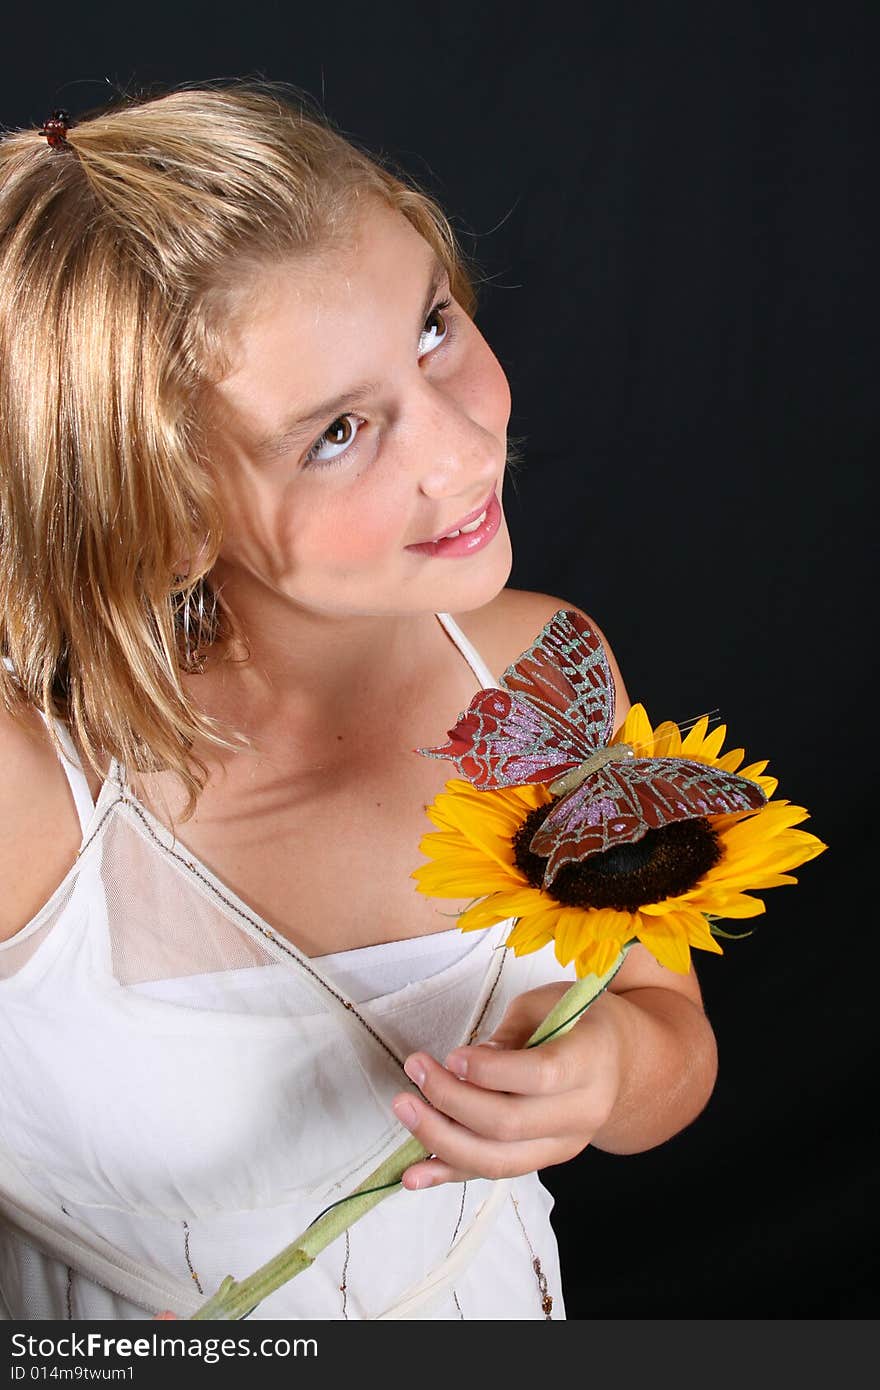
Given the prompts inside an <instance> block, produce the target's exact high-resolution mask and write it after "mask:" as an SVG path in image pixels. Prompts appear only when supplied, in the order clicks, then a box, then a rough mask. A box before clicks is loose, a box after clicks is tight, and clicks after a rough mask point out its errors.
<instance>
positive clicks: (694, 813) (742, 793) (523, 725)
mask: <svg viewBox="0 0 880 1390" xmlns="http://www.w3.org/2000/svg"><path fill="white" fill-rule="evenodd" d="M614 703H615V702H614V678H613V676H612V674H611V669H610V667H609V665H608V658H607V656H606V655H605V648H604V646H603V645H602V642H601V641H600V639H599V637H598V636H597V635H596V633H595V632H594V631H593V630H592V628H591V627H590V626H589V625H588V624H587V622H586V621H585V620H584V618H583V617H582V616H581V614H580V613H578V612H577V611H576V610H574V609H566V608H561V609H560V610H559V611H558V612H557V613H555V614H554V615H553V617H552V618H551V619H550V621H549V622H547V623H545V624H544V627H543V628H542V629H541V631H540V633H539V634H538V636H537V638H536V639H535V641H534V642H533V643H532V645H531V647H529V648H528V650H527V651H525V652H523V654H522V656H520V657H518V658H517V660H516V661H514V662H513V664H512V665H511V666H508V668H507V670H506V671H505V672H504V675H503V676H502V677H501V688H500V689H490V690H481V691H480V692H479V693H478V694H477V695H475V696H474V698H473V699H472V700H471V702H470V705H469V706H468V708H467V710H466V711H465V713H464V714H460V715H459V717H458V722H457V723H456V725H455V727H454V728H453V729H449V730H448V731H447V734H448V738H449V742H448V743H447V744H444V745H443V746H442V747H440V748H417V749H415V750H414V751H415V752H417V753H422V754H424V755H425V757H429V758H448V759H449V761H450V762H454V763H455V765H456V767H457V768H458V770H459V772H460V774H461V776H462V777H465V778H466V779H467V780H468V781H469V782H470V783H471V784H472V786H474V787H476V788H478V789H479V790H481V791H489V790H497V789H498V788H500V787H511V786H521V785H522V784H523V783H533V782H540V783H544V784H549V789H550V791H551V792H552V793H553V795H554V796H559V797H560V798H561V799H560V800H559V801H557V803H556V804H555V806H554V807H553V809H552V810H551V811H550V813H549V814H548V815H547V817H546V819H545V820H544V822H543V824H542V825H541V826H540V828H539V829H538V830H537V831H536V833H535V835H534V836H533V837H532V840H531V842H530V844H529V848H530V850H531V851H532V853H533V854H537V855H540V856H542V857H546V858H547V865H546V868H545V870H544V886H545V887H549V885H550V884H551V883H552V882H553V880H554V878H555V877H556V875H557V874H558V873H559V870H560V869H562V868H564V866H565V865H566V864H570V863H572V862H580V861H582V860H584V859H587V858H589V856H590V855H592V854H599V853H601V852H603V851H605V850H608V849H612V848H614V847H615V846H617V845H623V844H631V843H634V842H635V841H636V840H640V839H641V838H642V836H643V835H645V834H646V833H647V831H648V830H652V829H658V828H659V827H660V826H663V825H669V824H670V823H671V822H673V821H679V820H690V819H694V818H695V817H698V816H712V815H715V816H717V815H723V814H726V813H728V812H732V811H754V810H757V809H758V808H759V807H760V806H763V805H764V803H765V802H766V800H767V797H766V796H765V794H764V792H763V790H762V789H761V787H759V786H758V785H757V783H756V782H750V781H749V780H748V778H746V777H738V776H737V775H736V774H735V773H732V772H725V771H723V770H722V769H721V768H717V767H709V766H707V764H706V763H700V762H696V761H693V760H691V759H690V758H680V757H661V758H639V757H636V754H635V750H634V749H633V748H632V746H631V745H630V744H626V743H616V744H611V745H610V746H609V740H610V739H611V737H612V735H613V732H614Z"/></svg>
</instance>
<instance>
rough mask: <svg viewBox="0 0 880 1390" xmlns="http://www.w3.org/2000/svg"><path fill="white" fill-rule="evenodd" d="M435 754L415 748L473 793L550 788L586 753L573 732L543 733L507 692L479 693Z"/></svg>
mask: <svg viewBox="0 0 880 1390" xmlns="http://www.w3.org/2000/svg"><path fill="white" fill-rule="evenodd" d="M448 738H449V742H448V743H446V744H444V745H443V746H442V747H441V748H417V749H416V750H415V751H416V752H417V753H423V754H424V755H425V757H428V758H448V759H449V761H450V762H453V763H455V766H456V767H457V768H458V771H459V773H460V775H461V776H462V777H466V778H467V780H468V781H469V782H470V783H471V784H472V785H473V786H475V787H476V788H478V790H480V791H487V790H495V789H496V788H498V787H515V786H522V784H523V783H524V782H552V781H553V780H554V778H556V777H561V776H562V774H563V772H567V771H568V770H569V768H572V767H577V766H578V764H579V763H582V762H583V761H584V759H585V758H586V757H587V755H588V754H589V752H590V749H589V748H587V747H586V746H585V745H584V743H583V742H582V741H581V739H580V736H579V734H578V732H577V730H574V729H572V730H570V731H568V730H564V729H560V728H553V729H551V728H549V727H548V726H547V724H545V722H544V720H543V719H542V718H541V717H540V716H539V714H538V712H537V710H534V709H532V707H531V705H529V704H527V703H526V701H525V700H518V699H517V698H516V697H515V696H514V695H511V694H510V693H509V691H507V690H495V689H493V690H481V691H479V692H478V694H476V695H475V696H474V698H473V699H472V700H471V702H470V705H469V706H468V708H467V711H466V712H465V713H464V714H460V715H459V716H458V722H457V723H456V725H455V728H453V729H450V730H449V731H448Z"/></svg>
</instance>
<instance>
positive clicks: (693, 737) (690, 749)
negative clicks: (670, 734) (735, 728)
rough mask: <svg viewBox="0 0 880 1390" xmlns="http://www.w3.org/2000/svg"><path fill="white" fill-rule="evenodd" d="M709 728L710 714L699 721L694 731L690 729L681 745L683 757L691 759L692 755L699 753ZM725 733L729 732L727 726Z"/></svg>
mask: <svg viewBox="0 0 880 1390" xmlns="http://www.w3.org/2000/svg"><path fill="white" fill-rule="evenodd" d="M708 727H709V716H708V714H704V715H702V717H701V718H700V719H698V720H697V722H696V724H695V725H694V726H693V728H692V729H688V732H687V734H686V735H685V737H684V739H683V740H682V744H681V752H682V756H683V757H685V758H688V757H690V755H691V753H699V751H700V749H701V748H702V746H703V740H704V739H705V737H706V730H707V729H708ZM725 732H727V729H726V726H725Z"/></svg>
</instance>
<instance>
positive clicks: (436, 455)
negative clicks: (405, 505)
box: [412, 387, 504, 512]
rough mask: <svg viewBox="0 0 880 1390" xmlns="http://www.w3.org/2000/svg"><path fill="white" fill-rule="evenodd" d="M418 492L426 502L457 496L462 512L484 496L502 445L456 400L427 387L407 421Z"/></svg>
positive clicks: (499, 462) (493, 477)
mask: <svg viewBox="0 0 880 1390" xmlns="http://www.w3.org/2000/svg"><path fill="white" fill-rule="evenodd" d="M412 428H413V436H414V439H415V440H416V441H417V443H416V444H415V446H414V457H415V458H416V460H417V467H418V479H419V488H420V491H421V492H422V493H423V494H424V495H425V497H428V498H430V499H431V500H432V501H442V500H445V499H446V498H459V499H461V501H462V503H463V506H462V512H466V511H467V510H468V507H469V506H471V505H472V506H479V504H480V502H482V501H483V500H484V499H485V498H486V497H487V496H488V494H489V492H490V491H491V489H492V485H493V484H494V482H495V481H496V479H497V478H498V476H499V474H500V472H501V469H502V466H503V463H504V444H503V442H502V441H499V440H498V439H497V438H496V436H495V435H493V434H492V432H491V431H490V430H488V429H486V428H484V427H483V426H482V425H481V424H480V423H479V421H477V420H475V419H474V418H473V416H472V415H470V414H468V412H467V410H465V409H464V407H463V406H462V405H461V403H460V402H458V401H455V400H454V399H452V398H451V397H450V396H449V395H446V394H443V393H441V392H438V391H435V390H431V388H430V387H428V389H427V392H426V394H425V396H424V397H423V398H422V404H421V407H420V408H419V409H418V410H417V412H416V415H415V416H414V417H413V420H412Z"/></svg>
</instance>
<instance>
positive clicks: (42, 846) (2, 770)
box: [0, 702, 80, 941]
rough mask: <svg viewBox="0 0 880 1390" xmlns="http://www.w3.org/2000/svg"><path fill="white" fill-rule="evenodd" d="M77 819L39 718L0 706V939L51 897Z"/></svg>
mask: <svg viewBox="0 0 880 1390" xmlns="http://www.w3.org/2000/svg"><path fill="white" fill-rule="evenodd" d="M79 845H80V829H79V819H78V817H77V814H76V809H75V807H74V804H73V800H72V798H71V796H70V794H69V790H68V787H67V781H66V778H65V776H64V770H63V768H62V767H61V765H60V763H59V761H58V755H57V754H56V752H55V748H54V745H53V743H52V739H51V737H50V735H49V733H48V730H47V729H46V726H45V724H44V723H43V720H42V719H41V717H40V715H39V714H38V713H37V711H36V710H35V709H33V708H32V707H31V706H27V705H26V706H22V707H20V708H18V709H16V710H15V712H11V711H10V710H8V709H7V708H6V706H5V705H4V704H3V703H2V702H0V881H2V883H3V893H2V895H0V941H5V940H8V939H9V937H11V936H14V935H15V933H16V932H17V931H19V930H20V929H21V928H22V927H23V926H25V925H26V923H27V922H29V921H30V920H31V918H32V917H33V916H34V915H35V914H36V913H37V912H38V911H39V909H40V908H41V907H42V906H43V904H44V903H45V902H47V901H48V899H49V898H50V897H51V896H52V893H53V892H54V891H55V889H56V887H57V886H58V884H59V883H60V882H61V880H62V879H63V878H64V876H65V874H66V873H67V872H68V870H69V869H70V867H71V865H72V864H73V863H74V861H75V859H76V855H77V852H78V850H79Z"/></svg>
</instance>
